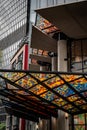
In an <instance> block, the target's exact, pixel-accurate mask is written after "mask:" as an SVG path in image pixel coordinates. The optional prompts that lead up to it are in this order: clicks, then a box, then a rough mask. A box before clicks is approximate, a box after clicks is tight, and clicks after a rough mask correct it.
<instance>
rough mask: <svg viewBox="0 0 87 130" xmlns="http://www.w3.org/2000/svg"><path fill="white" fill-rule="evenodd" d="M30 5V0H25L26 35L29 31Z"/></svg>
mask: <svg viewBox="0 0 87 130" xmlns="http://www.w3.org/2000/svg"><path fill="white" fill-rule="evenodd" d="M30 5H31V0H27V23H26V35H27V34H28V33H29V23H30Z"/></svg>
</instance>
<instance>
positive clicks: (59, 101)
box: [0, 70, 87, 118]
mask: <svg viewBox="0 0 87 130" xmlns="http://www.w3.org/2000/svg"><path fill="white" fill-rule="evenodd" d="M0 86H1V89H0V94H1V95H2V96H5V97H6V98H8V99H10V101H11V103H12V102H15V103H16V104H20V109H21V110H22V109H23V108H26V112H27V111H29V112H30V113H31V112H32V115H35V114H36V115H37V117H41V118H49V117H50V116H54V117H57V109H61V110H63V111H65V112H67V113H69V114H73V115H75V114H80V113H86V112H87V73H66V72H41V71H23V70H22V71H19V70H18V71H17V70H15V71H13V70H0ZM13 106H14V105H13ZM16 109H17V108H16ZM17 110H18V109H17ZM29 112H28V114H29Z"/></svg>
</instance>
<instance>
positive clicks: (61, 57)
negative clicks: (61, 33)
mask: <svg viewBox="0 0 87 130" xmlns="http://www.w3.org/2000/svg"><path fill="white" fill-rule="evenodd" d="M57 52H58V71H63V72H64V71H65V72H67V41H66V40H61V39H60V40H58V51H57ZM68 123H69V120H68V119H67V120H66V118H65V112H63V111H61V110H58V130H69V124H68Z"/></svg>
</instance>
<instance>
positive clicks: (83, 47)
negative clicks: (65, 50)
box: [71, 39, 87, 72]
mask: <svg viewBox="0 0 87 130" xmlns="http://www.w3.org/2000/svg"><path fill="white" fill-rule="evenodd" d="M71 52H72V53H71V71H72V72H87V39H84V40H77V41H73V42H72V43H71Z"/></svg>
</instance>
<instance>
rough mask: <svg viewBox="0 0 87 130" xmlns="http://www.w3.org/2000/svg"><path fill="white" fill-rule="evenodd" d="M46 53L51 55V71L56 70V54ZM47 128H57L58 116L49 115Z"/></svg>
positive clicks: (55, 129) (50, 129) (54, 129)
mask: <svg viewBox="0 0 87 130" xmlns="http://www.w3.org/2000/svg"><path fill="white" fill-rule="evenodd" d="M48 55H49V56H50V57H51V64H52V67H51V71H56V70H57V54H56V53H55V52H49V53H48ZM48 126H49V130H57V128H58V127H57V126H58V118H54V117H51V119H50V120H49V121H48Z"/></svg>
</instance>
